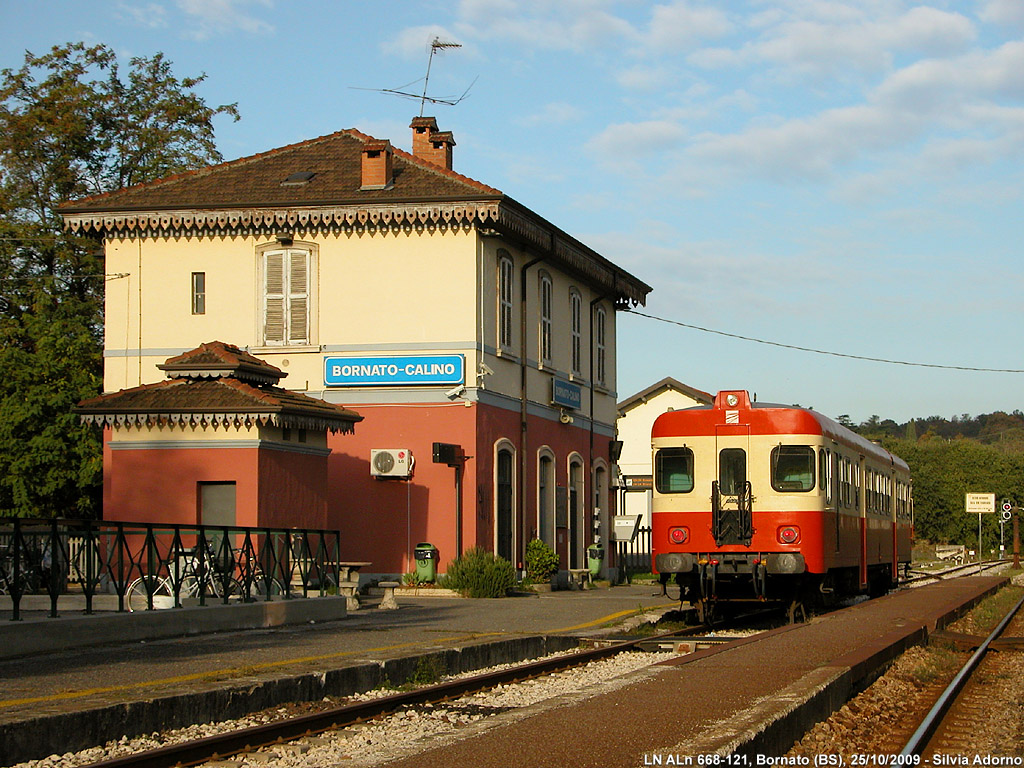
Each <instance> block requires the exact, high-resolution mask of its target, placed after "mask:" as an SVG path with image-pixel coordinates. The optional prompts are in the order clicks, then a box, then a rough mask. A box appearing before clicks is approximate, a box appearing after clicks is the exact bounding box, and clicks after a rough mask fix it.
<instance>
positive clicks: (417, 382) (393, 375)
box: [324, 355, 466, 387]
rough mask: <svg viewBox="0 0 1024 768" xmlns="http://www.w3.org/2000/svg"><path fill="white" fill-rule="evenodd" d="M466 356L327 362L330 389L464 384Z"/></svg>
mask: <svg viewBox="0 0 1024 768" xmlns="http://www.w3.org/2000/svg"><path fill="white" fill-rule="evenodd" d="M465 376H466V358H465V357H464V356H463V355H403V356H399V357H327V358H324V385H325V386H328V387H398V386H400V387H409V386H423V385H439V384H448V385H451V384H462V383H463V381H464V379H465Z"/></svg>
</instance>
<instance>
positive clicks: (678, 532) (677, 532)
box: [668, 528, 690, 544]
mask: <svg viewBox="0 0 1024 768" xmlns="http://www.w3.org/2000/svg"><path fill="white" fill-rule="evenodd" d="M689 538H690V529H689V528H669V529H668V540H669V541H671V542H672V543H673V544H685V543H686V542H687V541H688V540H689Z"/></svg>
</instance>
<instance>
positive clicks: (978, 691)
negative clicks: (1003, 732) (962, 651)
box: [892, 597, 1024, 765]
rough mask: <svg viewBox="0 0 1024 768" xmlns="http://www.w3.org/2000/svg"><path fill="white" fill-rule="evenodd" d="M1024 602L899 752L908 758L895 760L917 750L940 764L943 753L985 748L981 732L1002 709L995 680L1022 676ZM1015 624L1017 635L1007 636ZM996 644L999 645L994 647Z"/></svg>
mask: <svg viewBox="0 0 1024 768" xmlns="http://www.w3.org/2000/svg"><path fill="white" fill-rule="evenodd" d="M1022 605H1024V597H1022V598H1021V599H1020V600H1019V601H1017V603H1016V604H1015V605H1014V606H1013V608H1011V609H1010V611H1009V612H1008V613H1007V614H1006V615H1005V616H1004V617H1003V619H1002V620H1001V621H1000V622H999V624H998V625H996V628H995V629H994V630H992V632H991V634H989V635H988V637H986V638H985V639H984V640H982V641H981V643H980V645H979V646H978V648H977V650H976V651H975V652H974V653H973V654H972V655H971V657H970V659H968V661H967V663H966V664H964V666H963V667H962V668H961V669H960V671H959V672H958V673H957V674H956V676H955V677H954V678H953V680H952V682H950V684H949V685H948V686H947V687H946V689H945V690H944V691H943V692H942V694H941V695H940V696H939V699H938V701H937V702H936V703H935V705H934V706H933V707H932V708H931V710H929V712H928V713H927V715H925V717H924V719H923V720H922V721H921V724H920V725H919V726H918V728H917V730H916V731H915V732H914V733H913V735H912V736H911V737H910V739H909V741H908V742H907V744H906V745H905V746H904V748H903V750H902V751H901V752H900V757H901V758H904V759H902V760H901V759H899V758H897V760H896V761H894V762H893V763H892V765H907V764H908V763H907V761H906V759H905V758H906V757H910V756H917V755H920V756H923V757H925V758H926V762H928V763H929V764H932V765H935V764H940V763H941V759H939V760H938V761H937V758H939V756H949V755H956V756H963V757H968V758H973V757H974V756H975V755H978V754H980V753H983V752H984V751H985V747H984V746H983V745H980V744H979V734H980V733H983V732H985V731H986V730H988V727H989V726H990V723H991V720H992V715H993V714H995V715H996V716H997V717H999V716H1000V713H999V712H998V711H997V712H995V713H993V709H994V707H993V704H994V702H995V701H998V700H999V694H998V693H997V692H996V691H994V690H993V684H1008V685H1011V686H1012V685H1015V684H1018V681H1019V679H1020V673H1021V666H1022V665H1021V660H1022V653H1021V651H1022V650H1024V638H1022V637H1021V635H1024V632H1022V630H1024V621H1022V620H1021V619H1020V618H1019V617H1018V612H1019V610H1020V608H1021V606H1022ZM1011 627H1012V629H1013V632H1012V634H1016V635H1017V637H1015V638H1013V639H1012V640H1008V639H1004V636H1006V635H1007V633H1008V632H1009V631H1010V628H1011ZM1001 640H1002V643H1001V642H1000V641H1001ZM994 649H999V650H998V652H996V653H990V651H992V650H994ZM1008 693H1009V696H1010V698H1009V700H1010V701H1014V700H1019V694H1018V693H1016V692H1014V691H1009V692H1008Z"/></svg>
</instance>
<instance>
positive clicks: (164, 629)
mask: <svg viewBox="0 0 1024 768" xmlns="http://www.w3.org/2000/svg"><path fill="white" fill-rule="evenodd" d="M346 615H347V611H346V607H345V599H344V598H339V597H335V596H331V597H310V598H295V599H292V600H273V601H270V602H255V603H239V604H235V605H217V606H205V607H198V606H196V607H189V608H171V609H168V610H155V611H137V612H135V613H111V614H107V615H102V616H96V615H93V616H84V615H82V616H67V615H64V616H61V617H59V618H56V619H51V618H33V619H26V620H24V621H7V622H3V623H0V658H3V659H10V658H17V657H20V656H30V655H33V654H42V653H54V652H58V651H67V650H72V649H75V648H84V647H89V646H98V645H106V644H109V643H111V642H117V643H125V642H140V641H143V640H158V639H163V638H169V637H187V636H190V635H200V634H206V633H211V632H231V631H238V630H245V629H265V628H268V627H279V626H285V625H288V624H306V623H308V622H311V621H315V622H323V621H336V620H338V619H343V618H345V616H346Z"/></svg>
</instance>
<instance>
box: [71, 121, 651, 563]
mask: <svg viewBox="0 0 1024 768" xmlns="http://www.w3.org/2000/svg"><path fill="white" fill-rule="evenodd" d="M410 128H411V129H412V152H411V153H407V152H404V151H402V150H400V149H398V148H396V147H394V146H392V145H391V143H390V142H389V141H387V140H379V139H376V138H373V137H371V136H368V135H365V134H363V133H361V132H359V131H357V130H343V131H340V132H338V133H334V134H331V135H328V136H323V137H320V138H316V139H312V140H309V141H304V142H301V143H298V144H294V145H290V146H286V147H282V148H279V149H274V150H271V151H268V152H265V153H262V154H258V155H254V156H252V157H246V158H242V159H239V160H235V161H231V162H227V163H222V164H219V165H216V166H211V167H209V168H205V169H202V170H198V171H193V172H187V173H181V174H178V175H175V176H171V177H168V178H165V179H162V180H160V181H156V182H152V183H148V184H143V185H139V186H135V187H130V188H126V189H122V190H118V191H116V192H112V193H108V194H104V195H97V196H95V197H90V198H86V199H83V200H79V201H75V202H72V203H69V204H66V205H64V206H63V207H62V208H61V213H62V215H63V217H64V220H65V225H66V227H67V228H69V229H70V230H71V231H74V232H78V233H82V234H86V235H91V236H94V237H97V238H99V239H101V240H102V243H103V246H104V251H105V259H106V273H107V275H108V282H107V293H106V304H105V312H106V328H105V334H106V335H105V343H104V390H105V392H106V393H108V394H111V393H115V392H118V391H121V390H130V389H133V388H137V387H144V386H147V385H150V384H154V383H156V382H160V381H162V380H164V378H165V376H164V371H162V370H161V367H160V366H161V365H164V364H165V363H166V362H167V361H168V360H169V359H172V358H174V357H175V356H178V355H182V354H184V353H186V352H188V351H190V350H194V349H198V348H199V345H201V344H202V343H204V342H211V341H213V340H219V341H220V342H222V343H225V344H228V345H232V346H233V347H235V348H237V349H239V350H240V351H243V352H244V353H245V354H246V355H251V356H253V357H255V358H257V359H258V360H261V361H263V362H265V363H266V364H267V365H269V366H271V367H273V368H275V369H277V370H279V371H281V372H282V373H286V374H287V378H286V379H284V380H283V381H282V382H281V384H280V386H281V387H285V388H287V389H288V390H290V391H293V392H299V393H302V394H303V395H305V396H308V397H311V398H316V399H320V400H322V401H326V402H327V403H330V404H335V405H340V406H344V407H345V408H346V409H351V410H352V411H353V412H355V413H357V414H358V415H359V416H361V417H362V421H360V422H359V423H358V427H357V428H356V429H355V432H354V433H351V431H350V430H335V431H330V430H328V431H326V432H325V438H324V439H325V441H326V442H325V446H324V448H325V449H326V450H327V451H328V452H329V453H328V455H327V458H326V473H327V481H326V496H327V500H326V515H325V520H326V524H327V527H332V528H338V529H340V530H341V531H342V534H343V539H344V544H343V546H344V548H345V552H344V553H343V554H344V556H345V557H348V558H351V559H355V560H366V561H370V562H371V563H372V565H371V566H370V567H369V568H366V569H364V572H371V573H378V574H397V573H401V572H406V571H408V570H411V566H412V563H411V559H412V549H413V548H414V547H415V545H416V544H418V543H420V542H430V543H432V544H434V545H435V546H436V547H437V548H438V549H439V554H440V561H441V568H440V569H441V571H444V570H445V564H446V562H448V561H450V560H451V559H452V558H453V557H455V556H456V555H457V554H458V553H460V552H462V551H464V550H465V549H467V548H469V547H472V546H482V547H484V548H485V549H487V550H489V551H493V552H495V553H497V554H499V555H502V556H503V557H506V558H508V559H509V560H511V561H512V562H513V563H515V564H517V565H519V566H522V564H523V557H524V551H525V546H526V543H527V542H528V541H529V540H530V539H531V538H534V537H537V538H540V539H542V540H544V541H545V542H547V543H548V544H550V545H551V546H552V547H553V548H554V549H555V550H556V551H557V552H558V553H559V556H560V559H561V563H562V567H563V568H573V567H584V566H586V559H585V552H586V546H587V545H588V544H589V543H591V542H592V541H593V539H594V537H595V535H601V536H603V537H607V535H608V530H609V520H610V516H611V514H613V509H612V507H613V505H614V492H613V490H612V488H611V482H610V480H611V477H612V471H613V466H612V464H613V459H612V453H611V452H612V444H613V441H614V439H615V419H616V392H615V374H616V367H615V366H616V362H615V361H616V355H615V353H616V348H615V344H616V312H617V310H619V309H621V308H624V307H628V306H632V305H637V304H643V303H644V301H645V298H646V295H647V293H648V292H649V291H650V290H651V288H650V286H648V285H646V284H645V283H643V282H642V281H640V280H639V279H637V278H636V277H634V276H633V275H631V274H629V273H628V272H626V271H625V270H623V269H622V268H620V267H618V266H617V265H615V264H613V263H612V262H611V261H609V260H608V259H606V258H605V257H604V256H602V255H601V254H599V253H597V252H596V251H594V250H593V249H591V248H589V247H587V246H586V245H584V244H583V243H581V242H579V241H578V240H576V239H575V238H573V237H572V236H571V235H569V234H567V233H566V232H564V231H562V230H561V229H559V228H558V227H557V226H555V225H554V224H552V223H550V222H548V221H546V220H545V219H544V218H542V217H541V216H539V215H538V214H536V213H534V212H533V211H531V210H530V209H528V208H526V207H525V206H523V205H521V204H520V203H518V202H516V201H515V200H513V199H511V198H510V197H508V196H506V195H505V194H503V193H502V192H501V191H499V190H497V189H495V188H493V187H490V186H488V185H486V184H483V183H480V182H478V181H475V180H473V179H470V178H468V177H466V176H463V175H461V174H459V173H456V172H455V171H454V170H453V169H452V153H453V147H454V145H455V142H454V140H453V137H452V134H451V133H449V132H442V131H439V130H438V128H437V124H436V121H435V120H434V118H430V117H420V118H416V119H414V120H413V121H412V125H411V126H410ZM221 437H222V436H221ZM206 438H209V439H217V438H218V436H217V434H216V426H214V427H213V428H212V430H211V431H210V433H209V434H207V435H206ZM184 439H185V438H184V437H183V438H182V440H184ZM249 439H253V440H256V441H257V442H259V441H260V440H264V439H271V438H269V437H261V436H254V437H251V438H249ZM298 439H299V430H291V431H290V433H289V435H287V436H285V435H284V434H280V435H278V434H275V435H274V437H273V440H274V441H275V442H276V443H278V444H280V443H282V442H287V441H288V440H292V441H298ZM104 442H105V451H106V454H107V455H108V456H109V455H110V453H111V450H112V449H113V450H116V451H120V452H124V451H132V450H145V451H147V454H146V461H147V462H152V463H153V464H155V465H158V464H159V463H160V461H161V459H160V454H161V451H173V450H175V449H176V445H175V443H176V442H180V441H175V440H165V441H163V442H162V443H161V444H160V445H157V444H156V443H154V442H153V441H147V440H141V441H139V440H134V441H133V440H126V439H124V436H123V435H118V436H117V437H116V439H115V436H114V434H113V431H112V429H111V427H110V426H108V427H107V428H106V431H105V436H104ZM133 443H140V444H141V445H142V446H145V448H144V449H143V448H140V447H139V445H134V444H133ZM177 447H178V448H180V447H181V446H180V445H179V446H177ZM296 447H298V445H297V443H296ZM435 449H437V450H435ZM167 455H170V454H167ZM122 464H123V466H125V467H128V466H137V462H135V463H132V462H122ZM119 471H120V470H118V468H117V466H116V465H115V466H114V467H112V468H111V469H110V471H109V472H107V473H106V474H105V484H107V483H112V484H118V483H132V482H134V480H133V478H132V476H131V475H130V474H128V475H124V476H121V477H118V476H117V475H118V473H119ZM124 471H127V470H124ZM132 471H138V470H137V469H135V470H132ZM232 472H233V470H232V467H231V465H230V464H228V465H224V464H223V463H222V464H221V465H220V467H219V468H218V470H217V473H218V476H217V477H216V478H214V477H209V476H205V479H204V482H207V483H212V482H223V483H231V482H234V481H235V480H236V478H234V477H233V476H232ZM168 492H173V493H175V494H185V495H186V496H189V498H186V499H184V500H182V501H180V503H176V504H174V505H170V507H172V508H174V509H178V510H184V511H182V512H179V515H180V516H181V517H182V518H188V517H189V516H192V518H193V519H191V520H189V519H181V520H178V522H183V523H191V522H199V519H198V516H199V512H198V511H194V510H199V508H200V505H199V502H198V500H197V499H198V494H200V493H201V492H202V489H201V488H200V487H199V486H198V485H196V484H194V483H193V484H192V487H189V488H187V489H183V488H182V487H181V486H180V484H179V485H178V486H176V487H175V488H174V489H173V491H172V490H168ZM107 498H108V503H107V504H106V505H105V508H104V517H105V518H107V519H118V518H121V517H123V516H125V515H127V514H132V515H133V516H137V510H134V511H133V510H130V509H126V508H124V506H123V504H127V503H128V502H123V503H122V502H118V501H115V500H114V496H111V495H110V494H108V495H107ZM124 498H127V497H124ZM238 503H242V502H238ZM160 508H161V507H160V505H155V506H153V507H151V509H152V514H153V515H154V516H155V517H157V518H158V517H159V516H160ZM224 514H225V513H223V512H222V513H221V515H222V516H224ZM302 514H303V513H302V511H301V510H300V509H298V508H292V509H280V510H276V511H275V512H274V519H275V520H278V521H281V520H285V521H286V520H289V519H295V520H296V521H298V520H300V519H301V518H302ZM243 518H244V519H249V518H248V516H247V515H246V514H243V513H242V512H241V511H239V512H238V513H237V514H236V518H235V519H237V520H239V521H241V520H242V519H243ZM161 522H167V521H161Z"/></svg>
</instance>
